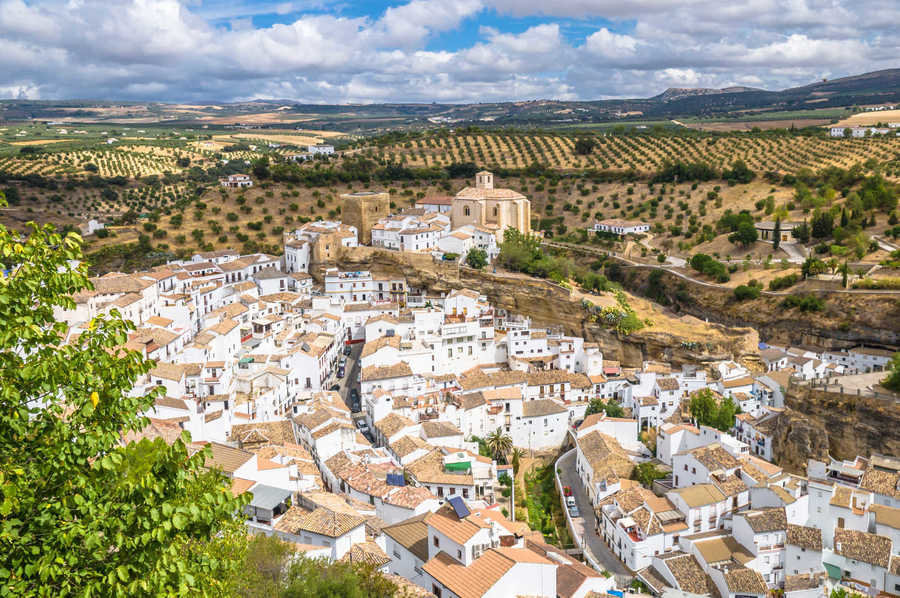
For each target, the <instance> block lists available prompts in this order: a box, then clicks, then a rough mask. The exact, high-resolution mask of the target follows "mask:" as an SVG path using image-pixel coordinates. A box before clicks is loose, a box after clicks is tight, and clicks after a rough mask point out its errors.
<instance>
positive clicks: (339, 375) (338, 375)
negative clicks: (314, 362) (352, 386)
mask: <svg viewBox="0 0 900 598" xmlns="http://www.w3.org/2000/svg"><path fill="white" fill-rule="evenodd" d="M337 377H338V378H343V377H344V368H338V371H337Z"/></svg>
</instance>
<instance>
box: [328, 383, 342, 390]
mask: <svg viewBox="0 0 900 598" xmlns="http://www.w3.org/2000/svg"><path fill="white" fill-rule="evenodd" d="M340 389H341V385H340V384H332V385H331V388H329V389H328V390H333V391H335V392H337V391H339V390H340Z"/></svg>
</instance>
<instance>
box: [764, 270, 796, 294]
mask: <svg viewBox="0 0 900 598" xmlns="http://www.w3.org/2000/svg"><path fill="white" fill-rule="evenodd" d="M798 282H800V276H799V275H798V274H796V273H793V274H788V275H786V276H779V277H777V278H773V279H772V280H770V281H769V290H770V291H780V290H781V289H786V288H788V287H792V286H794V285H795V284H797V283H798Z"/></svg>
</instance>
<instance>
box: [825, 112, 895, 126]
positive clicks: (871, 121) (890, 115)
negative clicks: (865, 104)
mask: <svg viewBox="0 0 900 598" xmlns="http://www.w3.org/2000/svg"><path fill="white" fill-rule="evenodd" d="M896 122H900V110H879V111H876V112H860V113H858V114H854V115H853V116H851V117H849V118H845V119H844V120H842V121H840V122H838V123H837V124H836V125H831V126H834V127H863V126H869V125H875V124H877V123H896Z"/></svg>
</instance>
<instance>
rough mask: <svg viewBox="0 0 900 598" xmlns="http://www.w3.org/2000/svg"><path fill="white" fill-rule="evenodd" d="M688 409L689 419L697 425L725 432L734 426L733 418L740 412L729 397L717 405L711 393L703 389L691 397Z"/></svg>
mask: <svg viewBox="0 0 900 598" xmlns="http://www.w3.org/2000/svg"><path fill="white" fill-rule="evenodd" d="M689 409H690V411H691V417H693V418H694V419H696V420H697V423H698V424H699V425H701V426H712V427H713V428H716V429H717V430H721V431H723V432H726V431H728V430H730V429H731V428H732V427H733V426H734V416H735V415H736V414H737V413H738V412H739V411H740V406H739V405H737V404H736V403H735V402H734V401H732V400H731V398H730V397H729V398H726V399H723V400H722V402H721V403H718V402H717V401H716V398H715V396H713V393H712V391H711V390H710V389H708V388H703V389H701V390H698V391H697V392H695V393H694V394H693V395H692V396H691V402H690V406H689Z"/></svg>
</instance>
